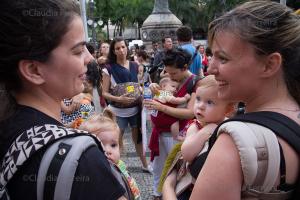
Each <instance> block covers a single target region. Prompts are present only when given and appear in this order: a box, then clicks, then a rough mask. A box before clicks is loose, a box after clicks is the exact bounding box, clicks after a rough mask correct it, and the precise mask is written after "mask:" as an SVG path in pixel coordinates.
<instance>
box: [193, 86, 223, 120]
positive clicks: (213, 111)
mask: <svg viewBox="0 0 300 200" xmlns="http://www.w3.org/2000/svg"><path fill="white" fill-rule="evenodd" d="M228 106H229V105H228V103H226V102H224V101H222V100H220V99H219V98H218V91H217V88H215V87H207V88H203V87H199V88H197V91H196V100H195V104H194V115H195V117H196V118H197V120H198V121H199V122H200V123H201V124H202V125H205V124H207V123H216V124H219V123H220V122H222V121H223V120H224V118H225V115H226V113H227V111H228Z"/></svg>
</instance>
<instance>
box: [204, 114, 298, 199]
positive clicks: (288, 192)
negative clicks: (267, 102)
mask: <svg viewBox="0 0 300 200" xmlns="http://www.w3.org/2000/svg"><path fill="white" fill-rule="evenodd" d="M221 132H226V133H228V134H229V135H231V137H232V138H233V141H234V142H235V144H236V145H237V148H238V150H239V154H240V158H241V163H242V170H243V175H244V187H243V196H244V197H255V198H258V199H290V198H293V197H292V196H294V197H295V195H297V194H298V193H299V186H300V184H299V178H298V181H297V185H296V186H295V187H296V188H295V187H293V188H291V187H282V186H287V184H286V183H285V162H284V155H283V153H282V150H281V149H280V148H281V147H280V144H279V142H278V140H277V138H276V136H275V135H277V136H279V137H281V138H283V139H284V140H285V141H287V142H288V143H289V144H290V145H291V146H292V147H293V148H294V149H295V150H296V151H297V153H298V154H300V151H299V149H300V126H299V125H298V124H297V123H296V122H294V121H293V120H291V119H290V118H288V117H286V116H284V115H282V114H279V113H274V112H268V111H263V112H255V113H247V114H244V115H238V116H235V117H233V118H232V119H229V120H226V121H225V122H223V123H222V124H220V125H219V126H218V128H217V129H216V131H215V132H214V134H213V135H214V136H213V137H212V140H211V141H210V148H211V147H212V144H213V143H214V141H215V140H216V138H217V135H218V134H219V133H221ZM279 168H280V175H281V184H280V186H279V187H278V188H274V187H273V186H274V185H275V181H276V179H277V173H278V172H279ZM274 174H275V175H274ZM282 179H283V180H284V181H283V182H282ZM282 188H283V189H282ZM284 188H286V189H284ZM294 189H295V191H294Z"/></svg>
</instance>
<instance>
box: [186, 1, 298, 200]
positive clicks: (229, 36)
mask: <svg viewBox="0 0 300 200" xmlns="http://www.w3.org/2000/svg"><path fill="white" fill-rule="evenodd" d="M208 38H209V45H210V47H211V49H212V53H213V57H212V60H211V62H210V65H209V67H208V73H210V74H213V75H215V78H216V80H217V82H218V97H219V98H220V99H222V100H226V101H236V102H244V103H245V114H244V115H241V116H240V117H245V118H246V117H247V116H248V117H250V116H252V117H253V118H258V117H263V119H265V120H263V121H260V122H259V124H257V122H256V123H249V122H245V121H241V120H237V121H234V122H232V121H231V122H230V121H229V122H226V123H224V124H222V126H221V127H218V129H217V130H215V132H214V129H212V130H207V131H206V133H207V134H211V133H212V132H214V133H213V135H212V136H211V138H210V145H209V150H210V151H209V154H208V156H207V158H206V161H205V163H204V165H203V167H202V170H201V172H200V173H199V175H198V178H197V180H196V182H195V186H194V188H193V191H192V195H191V198H190V199H191V200H196V199H207V200H210V199H211V200H213V199H224V200H238V199H246V198H248V199H249V198H251V199H275V198H276V199H299V197H300V195H299V194H300V193H299V181H300V180H299V169H300V168H299V167H300V164H299V163H300V162H299V161H300V160H299V154H300V152H299V142H298V139H299V131H296V130H297V129H298V130H299V128H300V127H299V125H300V92H299V91H300V20H299V16H297V15H296V14H294V13H293V11H292V10H290V9H289V8H287V7H286V6H284V5H281V4H279V3H276V2H272V1H249V2H246V3H244V4H242V5H240V6H238V7H236V8H235V9H233V10H231V11H230V12H228V13H225V14H224V15H223V16H221V17H219V18H217V19H215V20H214V21H213V22H211V23H210V25H209V30H208ZM274 119H276V120H274ZM278 119H280V120H278ZM268 121H272V122H273V123H274V124H273V125H272V126H270V125H269V124H270V123H268ZM290 126H292V127H293V128H288V127H290ZM291 131H295V133H293V134H291ZM291 137H292V139H291ZM263 138H264V139H263ZM245 139H246V140H245ZM267 139H268V140H267ZM269 139H270V141H272V142H270V141H269ZM238 141H240V143H239V142H238ZM269 142H270V143H269ZM243 144H247V145H248V146H243ZM256 144H260V145H257V146H256ZM269 145H272V148H270V146H269ZM297 145H298V146H297ZM266 149H268V151H266ZM251 152H253V153H251ZM271 153H272V154H271ZM271 155H272V158H271ZM251 156H253V157H251ZM247 158H252V159H250V160H251V162H250V160H247ZM258 159H259V160H258ZM274 160H276V163H273V162H274ZM271 163H273V164H271ZM269 167H271V168H272V169H271V168H269ZM255 171H256V173H254V172H255Z"/></svg>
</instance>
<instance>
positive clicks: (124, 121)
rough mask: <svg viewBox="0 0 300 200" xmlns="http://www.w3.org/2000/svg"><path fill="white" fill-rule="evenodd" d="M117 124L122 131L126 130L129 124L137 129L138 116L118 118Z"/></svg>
mask: <svg viewBox="0 0 300 200" xmlns="http://www.w3.org/2000/svg"><path fill="white" fill-rule="evenodd" d="M117 123H118V126H119V128H120V129H121V130H125V129H126V128H127V126H128V123H129V125H130V127H131V128H136V127H137V123H138V114H136V115H133V116H131V117H118V116H117Z"/></svg>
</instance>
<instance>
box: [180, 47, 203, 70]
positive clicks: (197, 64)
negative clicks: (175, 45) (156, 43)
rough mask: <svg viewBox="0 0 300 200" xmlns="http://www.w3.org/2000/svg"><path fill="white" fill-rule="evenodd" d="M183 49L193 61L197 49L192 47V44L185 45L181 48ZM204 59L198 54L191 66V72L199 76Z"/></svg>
mask: <svg viewBox="0 0 300 200" xmlns="http://www.w3.org/2000/svg"><path fill="white" fill-rule="evenodd" d="M180 47H181V48H182V49H184V50H186V51H188V52H189V53H190V54H191V56H192V58H191V59H193V56H194V54H195V51H196V48H195V47H194V46H193V45H192V44H184V45H182V46H180ZM201 61H202V58H201V55H200V54H199V53H198V52H197V55H196V57H195V58H194V59H193V61H192V63H191V64H190V66H189V70H190V71H191V72H192V73H193V74H196V75H199V74H200V73H199V72H200V70H201V68H202V64H201Z"/></svg>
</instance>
